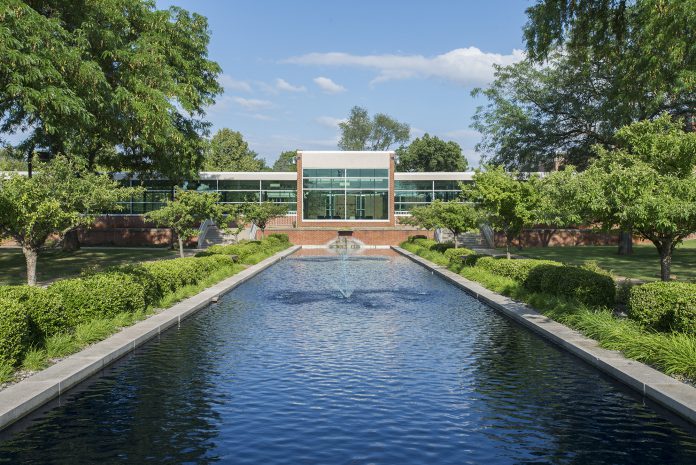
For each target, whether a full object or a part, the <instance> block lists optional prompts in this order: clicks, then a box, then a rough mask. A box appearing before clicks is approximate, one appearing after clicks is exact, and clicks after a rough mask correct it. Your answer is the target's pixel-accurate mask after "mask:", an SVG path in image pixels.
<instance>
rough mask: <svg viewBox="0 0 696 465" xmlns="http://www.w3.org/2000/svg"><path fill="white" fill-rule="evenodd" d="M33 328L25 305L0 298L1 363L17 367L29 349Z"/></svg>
mask: <svg viewBox="0 0 696 465" xmlns="http://www.w3.org/2000/svg"><path fill="white" fill-rule="evenodd" d="M30 340H31V328H30V326H29V316H28V314H27V311H26V307H25V305H24V304H23V303H20V302H18V301H17V300H13V299H8V298H0V363H5V364H8V365H16V364H17V362H18V361H19V360H20V358H21V356H22V354H24V352H25V351H26V350H27V348H28V347H29V344H30Z"/></svg>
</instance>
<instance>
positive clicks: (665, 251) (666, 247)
mask: <svg viewBox="0 0 696 465" xmlns="http://www.w3.org/2000/svg"><path fill="white" fill-rule="evenodd" d="M658 251H659V252H660V279H662V281H669V280H670V279H671V277H672V274H671V271H672V241H671V240H665V241H664V242H662V244H660V246H659V247H658Z"/></svg>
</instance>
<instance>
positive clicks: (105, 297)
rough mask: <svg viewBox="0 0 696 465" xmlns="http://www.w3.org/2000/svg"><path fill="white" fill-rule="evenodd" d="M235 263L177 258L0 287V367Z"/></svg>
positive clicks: (152, 302)
mask: <svg viewBox="0 0 696 465" xmlns="http://www.w3.org/2000/svg"><path fill="white" fill-rule="evenodd" d="M233 264H234V262H233V261H232V259H231V258H230V257H226V256H223V255H216V256H210V257H202V258H177V259H173V260H162V261H157V262H147V263H142V264H138V265H129V266H121V267H115V268H112V269H109V270H107V271H104V272H101V273H94V274H91V275H86V276H81V277H79V278H72V279H64V280H61V281H56V282H55V283H53V284H51V285H50V286H48V287H47V288H40V287H30V286H0V362H4V363H9V364H16V363H17V362H18V360H19V359H20V358H21V355H22V354H23V353H24V352H25V351H26V350H27V349H28V348H29V347H31V346H40V345H42V344H43V341H44V340H45V339H46V338H47V337H49V336H52V335H54V334H57V333H62V332H69V331H72V330H74V329H75V327H76V326H78V325H80V324H82V323H86V322H89V321H92V320H94V319H98V318H111V317H114V316H116V315H117V314H119V313H134V312H137V311H140V310H143V309H145V308H147V307H150V306H153V305H155V304H156V303H157V301H158V300H159V299H161V298H162V297H163V296H164V295H166V294H168V293H170V292H173V291H176V290H177V289H179V288H181V287H183V286H186V285H188V284H196V283H197V282H198V281H200V280H202V279H203V278H205V276H206V275H208V274H209V273H210V272H212V271H215V270H218V269H221V268H223V267H226V266H232V265H233Z"/></svg>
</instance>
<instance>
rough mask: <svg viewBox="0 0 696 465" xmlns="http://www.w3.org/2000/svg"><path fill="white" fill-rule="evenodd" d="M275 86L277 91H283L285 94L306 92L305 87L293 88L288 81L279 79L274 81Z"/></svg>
mask: <svg viewBox="0 0 696 465" xmlns="http://www.w3.org/2000/svg"><path fill="white" fill-rule="evenodd" d="M275 86H276V88H277V89H278V90H284V91H286V92H304V91H306V90H307V88H306V87H305V86H293V85H292V84H290V83H289V82H288V81H286V80H285V79H281V78H278V79H276V80H275Z"/></svg>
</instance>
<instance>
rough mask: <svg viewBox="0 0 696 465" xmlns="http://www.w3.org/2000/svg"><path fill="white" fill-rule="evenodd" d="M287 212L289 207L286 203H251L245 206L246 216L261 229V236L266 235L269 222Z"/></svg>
mask: <svg viewBox="0 0 696 465" xmlns="http://www.w3.org/2000/svg"><path fill="white" fill-rule="evenodd" d="M287 212H288V208H287V207H286V206H285V205H281V204H277V203H273V202H263V203H250V204H248V205H247V206H246V207H245V211H244V216H245V218H246V220H247V221H250V222H252V223H253V224H255V225H256V227H257V228H259V229H260V230H261V237H265V235H266V226H268V222H269V221H271V220H272V219H273V218H277V217H279V216H283V215H285V214H286V213H287Z"/></svg>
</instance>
